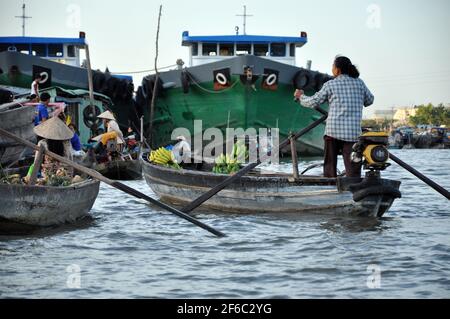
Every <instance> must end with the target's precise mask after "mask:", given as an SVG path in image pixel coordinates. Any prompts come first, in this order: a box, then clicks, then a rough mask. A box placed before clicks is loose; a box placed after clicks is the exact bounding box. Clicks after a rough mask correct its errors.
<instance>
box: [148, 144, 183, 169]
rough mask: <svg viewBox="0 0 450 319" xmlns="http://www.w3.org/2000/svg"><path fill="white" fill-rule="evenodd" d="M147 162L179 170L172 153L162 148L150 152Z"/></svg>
mask: <svg viewBox="0 0 450 319" xmlns="http://www.w3.org/2000/svg"><path fill="white" fill-rule="evenodd" d="M148 160H149V161H150V162H152V163H154V164H157V165H161V166H166V167H170V168H175V169H181V167H180V165H178V163H177V161H176V159H175V155H174V154H173V152H172V151H169V150H167V149H165V148H164V147H160V148H158V149H157V150H156V151H152V152H151V153H150V155H149V156H148Z"/></svg>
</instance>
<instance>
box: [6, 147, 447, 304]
mask: <svg viewBox="0 0 450 319" xmlns="http://www.w3.org/2000/svg"><path fill="white" fill-rule="evenodd" d="M393 153H394V154H396V155H397V156H398V157H400V158H401V159H403V160H405V161H406V162H408V163H409V164H411V165H413V166H414V167H416V168H417V169H419V170H420V171H421V172H422V173H424V174H425V175H427V176H429V177H430V178H432V179H433V180H435V181H436V182H438V183H440V184H441V185H442V186H444V187H445V188H446V189H450V151H449V150H398V151H394V152H393ZM315 162H317V160H315V161H314V160H311V161H306V162H302V164H301V166H302V167H306V166H308V165H310V164H312V163H315ZM340 165H341V167H342V164H341V163H340ZM270 169H277V170H281V171H288V172H290V170H291V167H290V165H288V164H281V165H280V166H277V167H270ZM319 171H320V169H319ZM316 172H317V170H316ZM312 173H314V171H313V172H312ZM384 177H387V178H393V179H400V180H401V181H402V187H401V191H402V193H403V198H402V199H399V200H397V201H396V202H395V204H394V205H393V207H392V208H391V210H390V211H389V212H388V213H387V214H386V216H385V217H384V218H382V219H367V218H348V217H347V218H343V217H337V216H335V217H334V216H331V217H330V216H328V217H320V216H313V215H309V216H294V215H280V216H277V215H229V214H225V213H224V214H220V213H214V214H213V213H208V214H204V213H200V214H197V215H196V217H197V218H199V219H200V220H201V221H202V222H204V223H206V224H208V225H210V226H213V227H215V228H217V229H218V230H221V231H222V232H224V233H226V234H227V237H225V238H221V239H219V238H215V237H214V236H212V235H210V234H209V233H207V232H205V231H204V230H202V229H200V228H197V227H195V226H193V225H191V224H189V223H188V222H186V221H184V220H182V219H180V218H177V217H174V216H173V215H171V214H168V213H166V212H164V211H162V210H161V209H159V208H157V207H153V206H150V205H147V204H145V203H143V202H142V201H140V200H137V199H134V198H132V197H129V196H128V195H124V194H122V193H120V192H119V191H118V190H115V189H113V188H111V187H109V186H105V185H102V186H101V190H100V194H99V197H98V199H97V201H96V203H95V206H94V208H93V209H92V217H93V218H91V219H87V220H84V221H81V222H79V223H77V224H76V225H71V226H63V227H58V228H53V229H45V230H39V231H36V232H34V233H32V234H27V235H20V236H17V235H15V236H11V235H4V234H3V235H2V236H1V237H0V298H11V297H12V298H16V297H19V298H432V297H437V298H450V203H449V201H448V200H446V199H445V198H444V197H443V196H441V195H439V194H438V193H436V192H435V191H434V190H432V189H430V188H429V187H428V186H426V185H425V184H424V183H422V182H420V181H419V180H417V179H416V178H415V177H414V176H412V175H411V174H410V173H408V172H406V171H404V170H403V169H402V168H400V167H399V166H397V165H396V164H393V166H392V167H390V168H389V169H388V170H387V171H386V172H385V174H384ZM126 184H127V185H129V186H131V187H133V188H136V189H138V190H140V191H142V192H144V193H146V194H149V195H151V196H154V194H153V193H152V192H151V191H150V189H149V188H148V187H147V185H146V183H145V181H143V180H142V181H137V182H127V183H126Z"/></svg>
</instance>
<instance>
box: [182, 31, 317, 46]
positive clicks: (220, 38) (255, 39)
mask: <svg viewBox="0 0 450 319" xmlns="http://www.w3.org/2000/svg"><path fill="white" fill-rule="evenodd" d="M200 42H201V43H239V44H241V43H257V44H269V43H286V44H287V43H294V44H295V45H296V46H297V47H302V46H303V45H304V44H305V43H307V42H308V37H307V34H306V32H302V33H301V36H300V37H281V36H266V35H239V34H237V35H217V36H190V35H189V32H188V31H184V32H183V40H182V44H183V46H191V45H192V44H194V43H200Z"/></svg>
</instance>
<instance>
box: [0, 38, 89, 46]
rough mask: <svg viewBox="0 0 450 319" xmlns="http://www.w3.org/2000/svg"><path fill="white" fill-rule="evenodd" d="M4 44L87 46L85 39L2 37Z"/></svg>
mask: <svg viewBox="0 0 450 319" xmlns="http://www.w3.org/2000/svg"><path fill="white" fill-rule="evenodd" d="M0 43H3V44H5V43H6V44H76V45H85V44H86V39H84V38H43V37H0Z"/></svg>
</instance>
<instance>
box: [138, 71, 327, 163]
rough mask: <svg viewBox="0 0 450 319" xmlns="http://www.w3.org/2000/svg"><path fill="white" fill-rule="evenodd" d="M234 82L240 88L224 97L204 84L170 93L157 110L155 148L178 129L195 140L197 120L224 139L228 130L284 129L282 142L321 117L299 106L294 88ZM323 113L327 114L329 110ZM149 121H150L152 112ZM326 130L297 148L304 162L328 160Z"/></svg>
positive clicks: (314, 133)
mask: <svg viewBox="0 0 450 319" xmlns="http://www.w3.org/2000/svg"><path fill="white" fill-rule="evenodd" d="M232 81H233V83H236V84H235V85H234V86H233V87H232V88H231V89H228V90H224V91H222V92H220V93H217V92H216V93H212V92H214V91H213V86H214V83H213V82H209V83H201V84H200V86H201V88H202V89H201V88H200V87H198V86H192V87H191V89H190V91H189V93H187V94H185V93H184V92H183V90H182V89H181V88H172V89H168V90H165V91H164V96H163V97H161V98H158V99H157V101H156V104H155V106H156V108H155V115H154V122H153V134H152V136H153V138H152V144H153V145H154V146H160V145H164V144H166V143H167V141H170V140H171V135H172V132H173V130H174V129H176V128H187V129H188V130H189V131H190V132H191V136H193V135H194V133H195V130H194V129H195V128H194V121H197V120H201V121H202V127H203V130H206V129H207V128H212V127H214V128H219V129H220V130H221V131H222V132H223V134H224V136H225V132H226V129H227V127H230V128H235V129H237V128H243V129H244V130H247V129H249V128H254V129H256V130H259V129H260V128H278V129H279V132H280V141H281V140H283V139H285V138H287V137H288V136H289V134H290V133H291V132H297V131H300V130H301V129H302V128H304V127H306V126H308V125H309V124H311V123H312V122H314V121H316V120H317V119H319V118H320V117H321V115H320V114H319V113H318V112H317V111H315V110H312V109H309V108H305V107H302V106H301V105H300V104H298V103H296V102H294V101H293V90H294V89H293V86H292V85H287V84H280V85H278V88H277V90H276V91H270V90H264V89H257V90H256V91H255V90H254V89H253V88H252V87H251V86H246V85H244V84H242V83H241V82H240V81H239V78H238V77H233V78H232ZM261 81H262V80H261V79H259V80H258V81H257V82H256V83H255V87H261V83H260V82H261ZM313 93H314V92H307V94H313ZM323 108H324V109H327V106H326V105H324V106H323ZM146 115H147V120H148V112H147V114H146ZM324 128H325V124H321V125H319V126H318V127H317V128H316V129H314V130H312V131H311V132H309V133H307V134H305V135H304V136H303V137H302V138H301V139H300V140H299V143H298V144H297V150H298V152H299V153H300V154H302V155H304V156H316V155H322V153H323V132H324ZM206 142H207V141H206Z"/></svg>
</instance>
